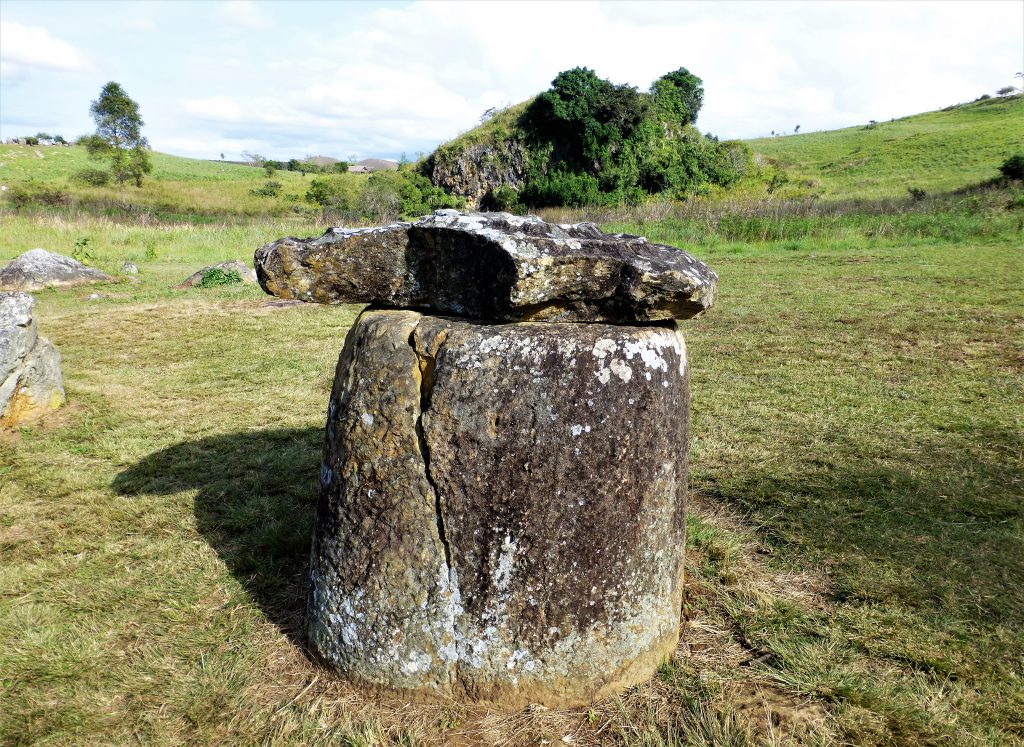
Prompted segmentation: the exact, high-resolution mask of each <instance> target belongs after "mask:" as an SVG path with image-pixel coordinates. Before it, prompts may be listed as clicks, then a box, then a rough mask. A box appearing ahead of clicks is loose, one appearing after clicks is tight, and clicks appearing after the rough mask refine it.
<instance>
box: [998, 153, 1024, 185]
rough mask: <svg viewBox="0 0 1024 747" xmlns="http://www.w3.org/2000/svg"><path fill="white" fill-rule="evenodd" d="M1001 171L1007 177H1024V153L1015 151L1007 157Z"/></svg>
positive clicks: (1000, 168)
mask: <svg viewBox="0 0 1024 747" xmlns="http://www.w3.org/2000/svg"><path fill="white" fill-rule="evenodd" d="M999 171H1000V172H1002V174H1003V176H1005V177H1006V178H1007V179H1024V153H1015V154H1014V155H1012V156H1010V157H1009V158H1007V159H1006V160H1005V161H1003V165H1002V166H1000V167H999Z"/></svg>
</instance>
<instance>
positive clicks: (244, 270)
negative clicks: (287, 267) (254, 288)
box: [178, 259, 256, 290]
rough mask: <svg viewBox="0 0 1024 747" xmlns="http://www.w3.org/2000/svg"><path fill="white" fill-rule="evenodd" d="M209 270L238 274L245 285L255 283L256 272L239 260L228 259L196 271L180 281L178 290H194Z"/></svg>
mask: <svg viewBox="0 0 1024 747" xmlns="http://www.w3.org/2000/svg"><path fill="white" fill-rule="evenodd" d="M210 270H221V271H222V272H224V273H230V272H236V273H238V277H239V278H240V279H241V281H242V282H243V283H245V284H246V285H253V284H255V283H256V272H255V271H254V270H253V269H252V268H251V267H249V265H247V264H246V263H245V262H243V261H242V260H240V259H230V260H228V261H227V262H219V263H218V264H215V265H208V266H206V267H204V268H203V269H201V270H197V271H196V272H194V273H192V274H191V275H189V276H188V277H187V278H185V279H184V280H182V281H181V282H180V283H179V284H178V288H179V289H181V290H184V289H185V288H195V287H196V286H197V285H199V284H200V283H202V282H203V278H204V277H205V276H206V273H208V272H209V271H210Z"/></svg>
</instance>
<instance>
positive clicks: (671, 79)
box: [651, 67, 704, 125]
mask: <svg viewBox="0 0 1024 747" xmlns="http://www.w3.org/2000/svg"><path fill="white" fill-rule="evenodd" d="M651 96H652V97H653V99H654V105H655V106H656V107H657V108H658V109H659V110H661V111H662V112H663V113H664V114H666V115H668V117H669V118H671V119H672V120H673V121H675V122H678V123H679V124H684V125H687V124H693V123H694V122H696V121H697V114H698V113H699V112H700V108H701V106H702V105H703V104H704V81H702V80H701V79H700V78H698V77H697V76H696V75H694V74H693V73H691V72H690V71H689V70H687V69H686V68H685V67H681V68H679V69H678V70H673V71H672V72H671V73H667V74H665V75H662V76H661V77H660V78H658V79H657V80H656V81H654V83H653V84H651Z"/></svg>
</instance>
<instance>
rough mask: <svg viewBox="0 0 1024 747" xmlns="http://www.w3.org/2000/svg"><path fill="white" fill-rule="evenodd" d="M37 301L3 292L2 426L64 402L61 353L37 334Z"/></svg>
mask: <svg viewBox="0 0 1024 747" xmlns="http://www.w3.org/2000/svg"><path fill="white" fill-rule="evenodd" d="M34 305H35V301H34V299H33V298H32V296H30V295H28V294H27V293H0V426H6V427H9V426H12V425H17V424H19V423H24V422H27V421H30V420H33V419H35V418H37V417H39V416H40V415H43V414H44V413H46V412H49V411H50V410H54V409H56V408H58V407H60V405H61V404H63V403H64V387H63V382H62V379H61V372H60V353H58V352H57V349H56V348H55V347H54V346H53V344H52V343H50V341H49V340H46V339H44V338H42V337H39V336H38V334H37V333H36V321H35V318H34V317H33V315H32V311H33V307H34Z"/></svg>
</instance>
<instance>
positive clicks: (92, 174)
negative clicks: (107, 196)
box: [72, 169, 110, 187]
mask: <svg viewBox="0 0 1024 747" xmlns="http://www.w3.org/2000/svg"><path fill="white" fill-rule="evenodd" d="M72 179H74V180H75V181H76V182H81V183H82V184H88V185H89V186H90V187H104V186H106V185H107V184H109V183H110V172H109V171H104V170H103V169H81V170H79V171H76V172H75V175H74V176H73V177H72Z"/></svg>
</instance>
